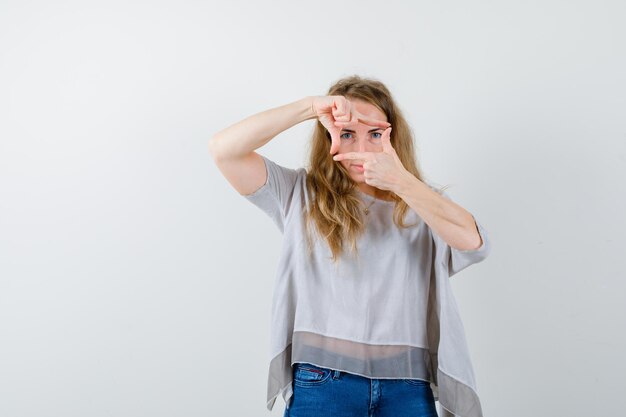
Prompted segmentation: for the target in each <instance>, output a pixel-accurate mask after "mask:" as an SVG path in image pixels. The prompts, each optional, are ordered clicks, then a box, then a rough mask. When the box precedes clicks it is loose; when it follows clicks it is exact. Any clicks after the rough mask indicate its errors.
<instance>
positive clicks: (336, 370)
mask: <svg viewBox="0 0 626 417" xmlns="http://www.w3.org/2000/svg"><path fill="white" fill-rule="evenodd" d="M340 375H341V371H340V370H338V369H333V379H339V376H340Z"/></svg>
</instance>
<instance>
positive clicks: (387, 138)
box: [382, 127, 395, 153]
mask: <svg viewBox="0 0 626 417" xmlns="http://www.w3.org/2000/svg"><path fill="white" fill-rule="evenodd" d="M382 144H383V151H384V152H388V153H395V150H394V149H393V146H391V127H388V128H387V129H385V131H384V132H383V138H382Z"/></svg>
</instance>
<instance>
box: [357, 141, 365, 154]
mask: <svg viewBox="0 0 626 417" xmlns="http://www.w3.org/2000/svg"><path fill="white" fill-rule="evenodd" d="M357 149H358V151H359V152H365V140H363V139H360V140H357Z"/></svg>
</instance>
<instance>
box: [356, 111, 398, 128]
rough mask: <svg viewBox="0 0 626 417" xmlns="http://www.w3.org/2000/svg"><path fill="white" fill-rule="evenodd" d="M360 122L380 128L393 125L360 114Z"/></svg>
mask: <svg viewBox="0 0 626 417" xmlns="http://www.w3.org/2000/svg"><path fill="white" fill-rule="evenodd" d="M359 120H361V121H362V122H363V123H364V124H366V125H369V126H380V127H389V126H391V123H389V122H385V121H383V120H378V119H374V118H371V117H365V116H363V115H362V114H359Z"/></svg>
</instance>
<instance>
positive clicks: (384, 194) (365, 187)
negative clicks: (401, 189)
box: [358, 183, 389, 200]
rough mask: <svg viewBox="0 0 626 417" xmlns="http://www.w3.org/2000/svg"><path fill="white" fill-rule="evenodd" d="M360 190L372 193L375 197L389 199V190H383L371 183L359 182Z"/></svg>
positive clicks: (368, 193)
mask: <svg viewBox="0 0 626 417" xmlns="http://www.w3.org/2000/svg"><path fill="white" fill-rule="evenodd" d="M358 188H359V190H361V191H363V192H364V193H365V194H367V195H370V196H372V197H374V198H378V199H380V200H389V192H388V191H385V190H381V189H380V188H376V187H373V186H371V185H369V184H365V183H362V184H359V185H358Z"/></svg>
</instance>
